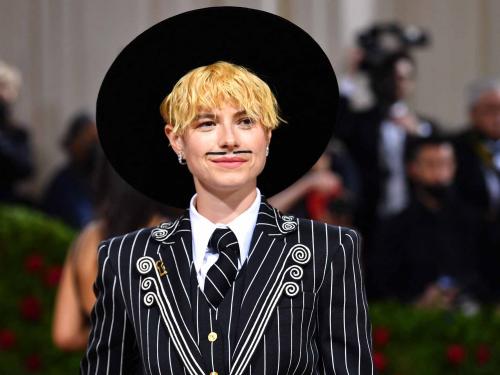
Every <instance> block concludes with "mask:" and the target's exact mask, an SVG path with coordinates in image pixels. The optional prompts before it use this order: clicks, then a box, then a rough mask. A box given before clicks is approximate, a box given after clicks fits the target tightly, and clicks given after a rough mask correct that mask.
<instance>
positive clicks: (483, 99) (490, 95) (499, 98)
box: [476, 90, 500, 105]
mask: <svg viewBox="0 0 500 375" xmlns="http://www.w3.org/2000/svg"><path fill="white" fill-rule="evenodd" d="M492 104H493V105H500V90H490V91H486V92H484V93H483V94H482V95H481V96H480V97H479V99H478V100H477V102H476V105H492Z"/></svg>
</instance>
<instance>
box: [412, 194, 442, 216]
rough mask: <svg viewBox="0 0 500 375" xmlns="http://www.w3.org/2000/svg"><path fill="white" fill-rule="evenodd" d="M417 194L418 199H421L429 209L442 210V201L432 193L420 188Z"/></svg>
mask: <svg viewBox="0 0 500 375" xmlns="http://www.w3.org/2000/svg"><path fill="white" fill-rule="evenodd" d="M416 194H417V199H418V200H419V201H420V203H421V204H422V205H423V206H424V207H426V208H427V209H428V210H429V211H433V212H436V211H439V210H441V208H442V207H443V204H442V202H440V201H439V200H438V199H436V198H434V197H433V196H432V195H430V194H428V193H426V192H425V191H422V190H421V189H418V190H417V192H416Z"/></svg>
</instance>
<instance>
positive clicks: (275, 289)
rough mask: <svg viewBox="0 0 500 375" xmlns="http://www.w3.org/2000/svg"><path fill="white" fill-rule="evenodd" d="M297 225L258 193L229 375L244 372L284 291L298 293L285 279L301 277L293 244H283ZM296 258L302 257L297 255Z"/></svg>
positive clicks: (237, 374)
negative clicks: (295, 262) (256, 215)
mask: <svg viewBox="0 0 500 375" xmlns="http://www.w3.org/2000/svg"><path fill="white" fill-rule="evenodd" d="M297 227H298V222H297V219H296V218H295V217H293V216H287V215H282V214H281V213H280V212H279V211H278V210H277V209H275V208H273V207H271V206H270V205H269V203H267V202H266V200H265V199H264V197H263V196H262V202H261V206H260V209H259V214H258V217H257V223H256V226H255V230H254V233H253V236H252V242H251V245H250V251H249V255H248V259H247V270H246V276H245V288H244V290H243V297H242V302H241V311H240V317H239V327H238V336H237V337H238V340H237V344H236V347H235V350H234V352H233V360H232V364H231V371H230V373H231V375H241V374H242V373H244V371H245V369H246V368H247V366H248V364H249V362H250V359H251V357H252V355H253V353H254V351H255V349H256V348H257V346H258V344H259V342H260V340H261V338H262V336H263V334H264V332H265V329H266V327H267V325H268V323H269V321H270V319H271V316H272V313H273V312H274V311H275V308H276V306H277V304H278V301H279V300H280V298H281V295H282V294H283V293H284V292H285V290H286V292H287V294H288V295H290V296H291V295H292V294H293V292H295V293H297V292H298V285H297V284H296V283H293V282H290V281H289V279H290V275H292V278H294V279H296V280H297V277H301V275H302V273H301V272H302V269H300V270H297V269H296V268H300V267H298V266H297V265H293V260H292V259H291V258H292V256H291V254H292V253H294V248H296V244H295V246H291V245H294V244H289V243H287V236H288V235H289V234H291V233H293V232H296V230H297ZM307 251H308V250H307ZM309 255H310V254H309ZM294 257H295V256H294ZM299 258H300V259H303V258H302V257H301V256H300V255H299ZM309 258H310V256H309V257H308V259H309ZM300 259H299V260H300ZM308 259H307V261H308ZM300 264H305V262H303V263H300ZM291 284H294V285H291ZM294 288H295V289H296V290H292V289H294ZM289 292H290V293H292V294H290V293H289Z"/></svg>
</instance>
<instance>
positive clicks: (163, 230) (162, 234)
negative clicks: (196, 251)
mask: <svg viewBox="0 0 500 375" xmlns="http://www.w3.org/2000/svg"><path fill="white" fill-rule="evenodd" d="M177 225H179V219H177V220H175V221H172V222H168V223H161V224H160V226H159V227H156V228H154V229H153V230H152V231H151V237H153V238H154V239H155V240H156V241H158V242H162V241H165V240H166V239H167V238H168V237H170V235H171V234H172V233H173V232H174V231H175V229H176V228H177Z"/></svg>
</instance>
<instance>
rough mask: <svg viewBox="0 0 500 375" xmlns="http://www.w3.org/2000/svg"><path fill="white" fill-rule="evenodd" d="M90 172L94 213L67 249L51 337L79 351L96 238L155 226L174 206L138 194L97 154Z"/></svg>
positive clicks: (90, 294)
mask: <svg viewBox="0 0 500 375" xmlns="http://www.w3.org/2000/svg"><path fill="white" fill-rule="evenodd" d="M98 164H99V165H98V167H97V170H96V173H95V177H94V184H95V185H96V190H97V191H98V192H99V194H98V196H97V203H98V207H99V215H98V218H96V219H95V220H93V221H91V222H90V223H89V224H87V225H86V226H85V227H84V229H83V230H82V231H81V233H80V234H79V235H78V237H77V238H76V239H75V241H74V242H73V244H72V246H71V248H70V249H69V252H68V255H67V258H66V262H65V264H64V268H63V273H62V277H61V282H60V285H59V289H58V292H57V296H56V302H55V309H54V317H53V326H52V337H53V341H54V343H55V345H56V346H57V347H58V348H60V349H62V350H83V349H85V347H86V345H87V340H88V336H89V331H90V313H91V310H92V307H93V306H94V303H95V299H96V297H95V295H94V292H93V288H92V285H93V283H94V281H95V279H96V276H97V252H98V246H99V243H100V242H101V241H102V240H104V239H106V238H110V237H114V236H119V235H122V234H124V233H127V232H130V231H133V230H136V229H137V228H141V227H151V226H156V225H158V224H159V223H161V222H162V221H165V220H169V218H170V217H172V215H174V214H175V213H176V211H174V210H172V209H170V208H167V207H166V206H164V205H161V204H159V203H157V202H155V201H153V200H151V199H149V198H147V197H145V196H144V195H142V194H140V193H138V192H137V191H135V190H134V189H133V188H131V187H130V186H129V185H127V184H126V183H125V182H124V181H123V180H122V179H121V178H120V177H119V176H118V175H117V174H116V173H115V172H114V170H113V169H112V167H111V166H110V165H109V163H108V162H107V160H106V159H105V158H104V155H99V162H98Z"/></svg>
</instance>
